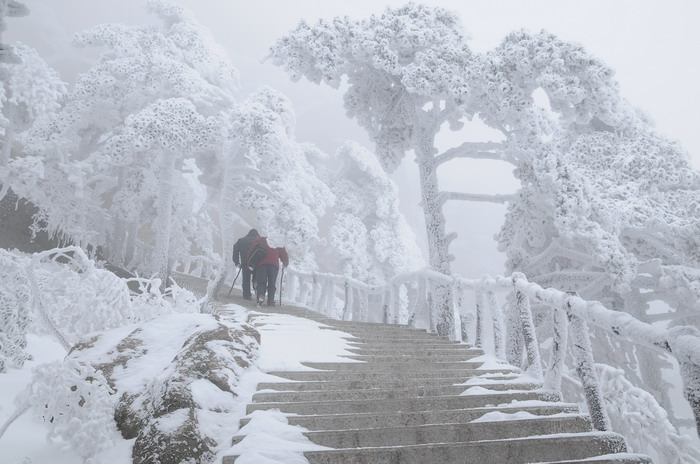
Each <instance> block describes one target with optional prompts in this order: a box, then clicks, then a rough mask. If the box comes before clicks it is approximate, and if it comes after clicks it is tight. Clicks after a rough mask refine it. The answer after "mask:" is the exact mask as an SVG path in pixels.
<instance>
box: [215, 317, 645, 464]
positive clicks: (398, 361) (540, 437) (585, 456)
mask: <svg viewBox="0 0 700 464" xmlns="http://www.w3.org/2000/svg"><path fill="white" fill-rule="evenodd" d="M276 310H277V308H274V309H272V308H271V309H270V312H272V311H276ZM280 311H281V310H280ZM284 311H285V313H288V314H294V315H299V314H304V313H303V311H299V312H297V311H295V310H288V309H285V310H284ZM287 311H289V312H287ZM311 318H313V320H316V321H320V322H322V323H323V324H326V327H324V328H323V329H324V330H325V329H327V330H338V331H341V332H343V333H342V334H339V335H340V336H341V338H344V339H345V341H346V345H347V346H348V347H349V348H348V350H347V352H348V353H349V354H348V355H345V356H343V358H345V359H346V360H347V361H346V362H343V361H337V362H305V363H302V364H303V369H304V370H298V371H291V370H289V371H273V372H268V374H271V375H273V376H277V377H278V378H279V379H280V381H279V382H274V381H272V382H271V381H268V382H265V383H260V384H259V385H258V393H256V394H255V395H254V396H253V403H251V404H249V405H248V406H247V413H248V414H251V413H253V412H255V411H264V410H278V411H281V412H282V413H284V414H285V415H287V417H286V418H287V421H288V422H289V424H290V425H298V426H301V427H304V428H306V430H307V432H304V433H305V435H306V436H307V437H308V438H309V439H310V440H311V441H312V442H314V443H315V444H317V445H322V446H328V447H331V448H334V449H332V450H327V451H314V452H306V453H304V454H305V457H306V458H307V459H308V461H309V462H310V463H311V464H314V463H333V464H344V463H346V464H383V463H386V464H389V463H391V464H398V463H401V464H404V463H405V464H412V463H416V464H417V463H421V464H423V463H440V464H455V463H459V464H464V463H465V462H466V463H471V462H474V463H484V464H495V463H498V464H505V463H509V464H510V463H513V464H517V463H534V462H548V461H550V462H562V461H566V460H568V461H573V462H576V461H580V462H581V463H585V462H587V460H589V459H593V458H598V459H600V460H599V461H596V462H599V463H604V462H606V460H609V461H610V462H615V463H616V464H623V463H624V464H632V463H635V464H640V463H643V464H650V461H648V460H642V461H635V460H631V458H630V456H632V455H628V454H626V453H624V451H625V450H626V448H625V444H624V440H623V439H622V438H621V437H620V436H619V435H616V434H614V433H601V432H597V431H592V428H591V425H590V421H589V419H588V417H587V416H586V415H582V414H581V412H580V410H579V407H578V405H575V404H571V403H564V402H562V401H561V395H560V394H559V393H557V392H550V391H543V390H542V389H541V388H542V387H541V385H540V384H538V383H536V382H529V381H523V380H522V377H519V376H518V375H519V374H522V372H521V371H520V370H519V369H517V368H515V367H512V366H508V365H496V366H493V365H489V366H488V367H487V368H482V367H483V366H484V364H483V362H482V361H479V357H480V356H483V354H484V353H483V352H482V351H481V350H479V349H476V348H474V347H471V346H469V345H466V344H463V343H459V342H454V341H450V340H447V339H445V338H441V337H438V336H435V335H433V334H428V333H426V332H424V331H420V330H415V329H413V328H410V327H397V326H385V325H382V324H373V323H356V322H338V321H330V320H328V319H327V318H325V317H323V316H321V315H318V314H315V315H313V316H311ZM268 330H270V329H268ZM263 343H264V338H263ZM309 369H310V370H309ZM277 414H278V413H277ZM247 422H248V419H244V420H242V421H241V424H242V425H245V424H246V423H247ZM242 438H243V437H236V438H235V439H234V443H235V442H237V441H238V440H241V439H242ZM622 453H624V454H622ZM601 456H602V458H601ZM234 460H235V457H234V456H228V457H224V459H223V464H231V463H232V462H234ZM590 462H591V463H593V462H594V461H590Z"/></svg>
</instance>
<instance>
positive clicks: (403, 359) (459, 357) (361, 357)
mask: <svg viewBox="0 0 700 464" xmlns="http://www.w3.org/2000/svg"><path fill="white" fill-rule="evenodd" d="M476 357H477V356H474V355H470V354H465V353H459V352H455V353H454V354H445V355H442V356H423V355H420V354H413V355H406V354H401V353H389V354H354V355H347V356H343V358H347V359H350V360H352V361H363V362H377V363H407V362H418V363H436V362H461V361H469V360H472V359H474V358H476ZM479 364H481V363H479Z"/></svg>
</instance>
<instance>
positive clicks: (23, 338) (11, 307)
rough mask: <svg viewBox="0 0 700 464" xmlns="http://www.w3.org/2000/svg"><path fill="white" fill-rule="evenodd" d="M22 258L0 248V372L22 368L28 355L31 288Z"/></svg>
mask: <svg viewBox="0 0 700 464" xmlns="http://www.w3.org/2000/svg"><path fill="white" fill-rule="evenodd" d="M23 264H26V263H23V262H22V260H20V259H17V257H16V256H15V255H13V254H12V253H9V252H7V251H6V250H3V249H0V373H2V372H5V371H6V369H7V367H8V366H9V367H22V365H23V364H24V361H26V360H27V359H29V355H28V354H26V353H25V352H24V349H25V348H26V346H27V327H28V325H29V321H30V312H31V289H30V286H29V282H28V280H27V275H26V273H25V270H24V268H23Z"/></svg>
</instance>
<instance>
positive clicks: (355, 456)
mask: <svg viewBox="0 0 700 464" xmlns="http://www.w3.org/2000/svg"><path fill="white" fill-rule="evenodd" d="M625 451H626V446H625V441H624V439H623V438H622V437H621V436H620V435H617V434H614V433H604V432H588V433H573V434H561V435H542V436H536V437H527V438H517V439H507V440H488V441H477V442H467V443H438V444H426V445H412V446H392V447H376V448H352V449H337V450H329V451H308V452H306V453H304V456H305V457H306V459H308V461H309V463H310V464H368V463H372V464H397V463H401V464H426V463H440V464H451V463H465V462H470V463H471V462H473V463H480V464H503V463H509V464H520V463H522V464H525V463H533V462H543V461H563V460H567V459H569V460H570V459H582V458H589V457H593V456H600V455H606V454H612V453H623V452H625ZM224 464H226V461H224Z"/></svg>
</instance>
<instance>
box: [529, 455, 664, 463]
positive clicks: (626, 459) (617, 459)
mask: <svg viewBox="0 0 700 464" xmlns="http://www.w3.org/2000/svg"><path fill="white" fill-rule="evenodd" d="M531 464H654V460H653V459H651V458H650V457H649V456H645V455H643V454H634V453H624V454H610V455H608V456H593V457H591V458H588V459H586V458H584V459H573V460H566V461H546V462H533V463H531Z"/></svg>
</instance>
